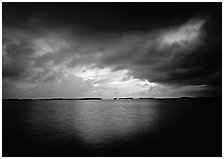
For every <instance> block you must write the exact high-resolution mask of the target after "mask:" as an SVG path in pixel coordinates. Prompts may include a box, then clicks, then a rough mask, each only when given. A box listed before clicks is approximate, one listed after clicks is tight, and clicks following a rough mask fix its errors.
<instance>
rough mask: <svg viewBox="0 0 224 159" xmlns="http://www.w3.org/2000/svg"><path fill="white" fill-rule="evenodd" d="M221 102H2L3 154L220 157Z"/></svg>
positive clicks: (179, 100)
mask: <svg viewBox="0 0 224 159" xmlns="http://www.w3.org/2000/svg"><path fill="white" fill-rule="evenodd" d="M220 103H221V102H220V100H217V99H202V100H199V99H197V100H196V99H194V100H192V99H186V100H185V99H178V100H177V99H176V100H174V99H173V100H171V99H170V100H102V101H94V100H93V101H72V100H67V101H66V100H49V101H47V100H35V101H3V155H5V156H218V155H220V153H221V146H220V145H221V144H220V141H221V140H220V139H221V135H220V134H221V120H220V119H221V104H220ZM205 144H206V145H205Z"/></svg>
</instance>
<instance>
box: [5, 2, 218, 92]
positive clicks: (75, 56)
mask: <svg viewBox="0 0 224 159" xmlns="http://www.w3.org/2000/svg"><path fill="white" fill-rule="evenodd" d="M221 21H222V20H221V3H162V4H161V3H126V4H124V3H119V4H117V3H113V4H111V3H88V4H83V3H72V4H68V3H53V4H52V3H3V64H2V65H3V79H4V81H7V82H4V81H3V84H4V85H5V88H6V89H4V90H7V88H10V87H8V86H10V84H9V83H10V81H11V82H12V85H15V83H18V82H21V81H23V82H26V83H39V84H40V83H51V82H53V83H54V82H55V81H58V80H60V79H62V78H63V77H64V74H65V72H66V73H68V72H69V71H68V70H72V69H73V68H74V67H76V66H83V65H91V64H94V65H95V66H97V67H99V68H105V67H111V68H112V69H113V71H116V70H121V69H126V70H128V74H127V77H124V78H123V80H124V81H125V80H128V79H130V78H131V77H132V76H133V77H134V78H139V79H142V80H145V79H146V80H148V81H149V82H155V83H159V84H163V85H169V86H175V87H178V89H179V88H182V87H186V86H192V85H194V86H200V85H205V86H206V89H203V90H201V91H200V94H202V95H203V94H209V90H211V91H210V92H211V95H212V92H220V87H221V78H222V61H221V57H222V50H221V49H222V44H221V41H222V39H221V29H222V28H221ZM175 40H176V41H175ZM5 83H6V84H5ZM42 89H43V88H42ZM49 89H50V88H49ZM176 89H177V88H176ZM38 90H41V89H38ZM183 91H184V90H183V89H182V92H183ZM203 91H204V92H203ZM4 92H5V91H4ZM174 92H175V91H174ZM175 93H176V92H175ZM185 93H186V92H185ZM188 93H189V94H194V92H192V91H189V92H188ZM216 94H217V93H216ZM197 95H198V94H197Z"/></svg>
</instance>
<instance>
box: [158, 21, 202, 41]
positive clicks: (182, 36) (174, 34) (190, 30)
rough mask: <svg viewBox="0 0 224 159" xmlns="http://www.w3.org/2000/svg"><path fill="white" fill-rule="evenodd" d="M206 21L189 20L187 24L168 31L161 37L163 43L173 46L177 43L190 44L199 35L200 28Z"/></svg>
mask: <svg viewBox="0 0 224 159" xmlns="http://www.w3.org/2000/svg"><path fill="white" fill-rule="evenodd" d="M205 22H206V20H204V19H203V20H190V21H188V22H187V23H185V24H183V25H181V26H180V27H178V28H174V29H172V30H169V31H168V32H167V33H165V35H164V36H163V40H162V41H163V43H166V44H169V45H171V44H173V43H179V44H184V43H188V42H191V41H192V40H194V39H196V38H197V37H198V36H199V35H200V33H201V32H200V31H201V28H202V26H203V25H204V24H205Z"/></svg>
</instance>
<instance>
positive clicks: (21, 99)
mask: <svg viewBox="0 0 224 159" xmlns="http://www.w3.org/2000/svg"><path fill="white" fill-rule="evenodd" d="M206 98H222V97H218V96H217V97H177V98H141V97H140V98H131V97H128V98H111V99H102V98H8V99H6V98H5V99H2V100H4V101H27V100H144V99H148V100H169V99H206Z"/></svg>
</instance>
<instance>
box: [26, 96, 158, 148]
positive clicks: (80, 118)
mask: <svg viewBox="0 0 224 159" xmlns="http://www.w3.org/2000/svg"><path fill="white" fill-rule="evenodd" d="M27 108H29V112H28V113H27V116H26V117H25V118H26V120H25V121H26V126H28V128H29V129H31V130H29V131H27V132H32V135H33V136H34V137H36V138H37V139H38V140H37V142H46V141H47V142H55V141H57V142H62V143H63V142H65V143H72V142H76V141H77V138H78V139H79V140H81V141H82V142H84V143H86V144H89V145H92V146H97V145H98V146H100V145H105V144H108V143H110V142H113V141H116V140H117V141H119V140H122V141H126V140H131V139H132V136H134V135H137V134H139V133H143V132H144V130H147V132H153V131H156V128H155V125H156V123H157V119H158V110H157V107H156V102H153V101H150V102H149V101H142V102H139V101H135V100H132V101H126V100H120V101H113V100H105V101H57V102H54V103H53V101H51V102H50V103H47V102H46V101H45V105H43V104H42V103H38V102H36V103H35V104H34V103H32V106H31V107H27Z"/></svg>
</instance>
